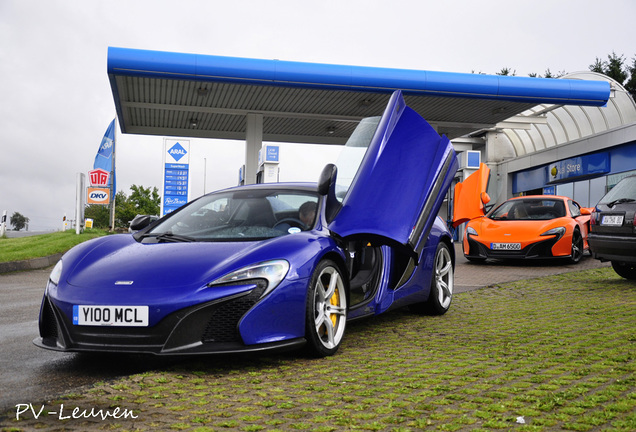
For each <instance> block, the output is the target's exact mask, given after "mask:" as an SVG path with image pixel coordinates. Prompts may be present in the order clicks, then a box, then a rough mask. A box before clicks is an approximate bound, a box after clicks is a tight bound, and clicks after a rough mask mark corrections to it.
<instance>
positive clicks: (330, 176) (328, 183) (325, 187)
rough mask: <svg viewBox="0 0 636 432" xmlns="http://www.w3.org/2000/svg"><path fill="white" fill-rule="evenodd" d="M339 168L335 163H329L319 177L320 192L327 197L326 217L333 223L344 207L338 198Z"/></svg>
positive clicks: (328, 221)
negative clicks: (337, 179) (337, 181)
mask: <svg viewBox="0 0 636 432" xmlns="http://www.w3.org/2000/svg"><path fill="white" fill-rule="evenodd" d="M337 175H338V168H337V167H336V166H335V165H334V164H327V165H326V166H325V167H324V168H323V170H322V173H320V177H319V179H318V193H319V194H320V195H321V196H324V197H326V200H325V218H326V219H327V223H331V221H333V219H334V218H335V217H336V215H337V214H338V212H339V211H340V208H341V207H342V206H341V204H340V201H338V198H336V177H337Z"/></svg>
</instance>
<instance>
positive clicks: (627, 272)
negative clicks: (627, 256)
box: [612, 261, 636, 280]
mask: <svg viewBox="0 0 636 432" xmlns="http://www.w3.org/2000/svg"><path fill="white" fill-rule="evenodd" d="M612 268H613V269H614V271H615V272H616V274H618V275H619V276H621V277H624V278H625V279H630V280H636V264H630V263H624V262H618V261H612Z"/></svg>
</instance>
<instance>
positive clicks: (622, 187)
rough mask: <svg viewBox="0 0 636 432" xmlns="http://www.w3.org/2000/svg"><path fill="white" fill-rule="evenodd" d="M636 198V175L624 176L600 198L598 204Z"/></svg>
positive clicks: (629, 200)
mask: <svg viewBox="0 0 636 432" xmlns="http://www.w3.org/2000/svg"><path fill="white" fill-rule="evenodd" d="M634 200H636V176H634V177H626V178H624V179H622V180H621V181H619V182H618V183H617V184H616V186H614V187H613V188H612V190H610V191H609V192H608V193H607V194H606V195H605V196H604V197H603V198H601V200H600V201H599V204H606V205H610V204H617V203H619V202H631V201H634Z"/></svg>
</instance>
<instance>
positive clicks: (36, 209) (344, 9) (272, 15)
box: [0, 0, 636, 230]
mask: <svg viewBox="0 0 636 432" xmlns="http://www.w3.org/2000/svg"><path fill="white" fill-rule="evenodd" d="M635 16H636V1H633V0H617V1H612V2H600V1H598V0H531V1H528V0H524V1H515V0H480V1H474V0H445V1H439V0H410V1H404V0H391V1H386V0H385V1H379V0H314V1H311V0H266V1H264V0H233V1H227V0H224V1H217V0H180V1H174V0H172V1H165V0H143V1H135V0H0V132H1V133H0V214H1V212H2V211H3V210H6V211H7V214H8V216H9V217H10V216H11V215H12V214H13V213H14V212H20V213H21V214H23V215H24V216H26V217H28V218H30V220H31V223H30V230H48V229H60V228H61V226H62V217H63V216H64V215H65V214H66V215H67V216H68V217H69V218H72V217H73V215H74V208H75V179H76V174H77V173H80V172H83V173H87V171H88V170H90V169H92V166H93V160H94V158H95V153H96V152H97V148H98V146H99V144H100V142H101V139H102V136H103V135H104V132H105V130H106V128H107V126H108V124H109V123H110V121H111V120H112V119H113V118H114V116H115V107H114V101H113V96H112V91H111V88H110V84H109V81H108V76H107V73H106V62H107V47H109V46H114V47H124V48H137V49H148V50H160V51H173V52H184V53H196V54H207V55H221V56H232V57H247V58H260V59H280V60H289V61H301V62H312V63H329V64H343V65H359V66H372V67H391V68H399V69H418V70H434V71H446V72H483V73H488V74H495V73H497V72H499V71H500V70H501V69H502V68H504V67H508V68H510V69H512V70H514V71H516V74H517V75H520V76H526V75H528V74H529V73H538V74H543V73H544V72H545V70H546V69H547V68H549V69H550V70H551V71H552V72H561V71H564V72H576V71H581V70H587V69H588V66H589V65H590V64H592V63H593V62H594V60H595V59H596V58H597V57H599V58H601V59H603V60H606V58H607V55H608V54H610V53H611V52H612V51H614V52H616V53H617V54H619V55H621V54H622V55H624V56H625V58H626V59H627V60H628V61H629V62H630V63H631V59H632V58H634V57H635V56H636V43H635V42H636V26H634V17H635ZM162 142H163V139H162V138H161V137H142V136H137V135H121V134H120V133H119V128H118V129H117V186H118V190H124V191H125V192H126V193H127V194H129V193H130V191H129V188H130V185H132V184H137V185H142V186H145V187H152V186H156V187H158V188H160V187H161V173H162V167H161V163H162V149H161V146H162ZM190 150H191V160H190V163H191V182H192V186H191V188H192V190H191V192H192V193H191V198H194V197H196V196H199V195H201V194H202V193H203V178H204V177H203V166H204V162H203V160H204V159H206V161H207V162H206V165H207V176H206V179H207V184H206V186H205V187H206V190H207V191H208V192H209V191H212V190H214V189H219V188H223V187H228V186H234V185H235V184H236V183H237V180H238V169H239V167H240V166H241V165H242V164H243V159H244V143H243V142H241V141H220V140H201V139H196V140H195V139H193V140H191V149H190ZM337 155H338V148H337V147H330V146H305V145H293V144H281V151H280V158H281V164H280V168H281V174H280V178H281V180H282V181H288V180H289V181H291V180H303V181H305V180H308V181H315V180H317V177H318V174H319V173H320V170H321V169H322V167H323V166H324V164H325V163H328V162H330V161H333V160H335V158H336V157H337Z"/></svg>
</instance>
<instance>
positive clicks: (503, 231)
mask: <svg viewBox="0 0 636 432" xmlns="http://www.w3.org/2000/svg"><path fill="white" fill-rule="evenodd" d="M469 226H471V227H473V228H475V229H476V230H477V232H478V233H479V236H480V237H481V238H482V239H483V238H487V239H488V240H489V241H495V242H496V241H501V242H510V241H516V242H523V241H524V240H530V239H536V238H537V237H539V236H540V235H541V234H542V233H544V232H546V231H547V230H549V229H552V228H556V227H559V226H563V227H564V226H566V224H565V222H563V221H561V220H560V219H550V220H524V221H509V220H493V219H489V218H487V217H482V218H478V219H474V220H472V221H471V222H469Z"/></svg>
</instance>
